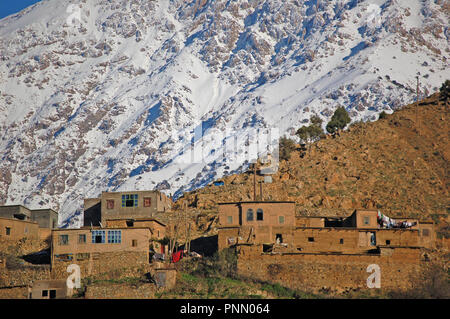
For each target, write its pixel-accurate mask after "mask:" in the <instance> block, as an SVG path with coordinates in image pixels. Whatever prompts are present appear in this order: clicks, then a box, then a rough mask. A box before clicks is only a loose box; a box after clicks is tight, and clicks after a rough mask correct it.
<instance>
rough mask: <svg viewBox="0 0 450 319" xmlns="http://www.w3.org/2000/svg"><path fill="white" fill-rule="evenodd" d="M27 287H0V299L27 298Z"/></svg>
mask: <svg viewBox="0 0 450 319" xmlns="http://www.w3.org/2000/svg"><path fill="white" fill-rule="evenodd" d="M27 298H28V287H14V288H0V299H27Z"/></svg>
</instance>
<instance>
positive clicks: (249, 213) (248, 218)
mask: <svg viewBox="0 0 450 319" xmlns="http://www.w3.org/2000/svg"><path fill="white" fill-rule="evenodd" d="M247 221H248V222H251V221H253V209H251V208H249V209H248V210H247Z"/></svg>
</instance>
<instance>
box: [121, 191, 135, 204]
mask: <svg viewBox="0 0 450 319" xmlns="http://www.w3.org/2000/svg"><path fill="white" fill-rule="evenodd" d="M137 206H138V195H137V194H127V195H122V207H137Z"/></svg>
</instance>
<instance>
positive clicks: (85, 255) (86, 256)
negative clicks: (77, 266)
mask: <svg viewBox="0 0 450 319" xmlns="http://www.w3.org/2000/svg"><path fill="white" fill-rule="evenodd" d="M75 257H76V258H77V261H78V260H87V259H89V257H90V254H89V253H78V254H76V255H75Z"/></svg>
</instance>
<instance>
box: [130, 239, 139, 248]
mask: <svg viewBox="0 0 450 319" xmlns="http://www.w3.org/2000/svg"><path fill="white" fill-rule="evenodd" d="M137 244H138V243H137V239H133V240H132V241H131V246H133V247H137Z"/></svg>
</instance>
